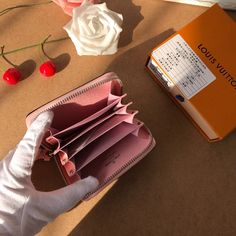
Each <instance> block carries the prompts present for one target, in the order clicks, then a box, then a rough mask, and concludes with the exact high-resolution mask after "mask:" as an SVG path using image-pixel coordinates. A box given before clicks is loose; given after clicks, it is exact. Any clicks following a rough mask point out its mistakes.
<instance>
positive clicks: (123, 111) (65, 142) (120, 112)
mask: <svg viewBox="0 0 236 236" xmlns="http://www.w3.org/2000/svg"><path fill="white" fill-rule="evenodd" d="M131 104H132V102H130V103H128V104H126V105H122V104H121V103H120V104H119V106H118V107H119V108H118V109H117V110H116V109H115V110H113V111H111V112H108V113H106V114H105V116H102V117H99V118H98V119H96V120H95V122H93V123H91V124H89V126H86V127H85V128H84V129H81V130H80V131H79V132H76V133H75V134H73V135H72V136H70V137H68V138H67V139H65V140H62V141H61V148H62V149H64V148H65V147H67V146H68V145H70V144H71V143H73V142H75V141H76V140H77V139H79V138H80V137H81V136H82V135H84V134H85V133H87V132H89V131H90V130H92V129H94V128H95V127H96V126H98V125H100V124H101V123H103V122H105V121H106V120H108V119H110V118H111V117H113V116H115V115H127V114H128V111H127V108H128V106H130V105H131ZM117 105H118V104H117ZM54 154H56V152H54Z"/></svg>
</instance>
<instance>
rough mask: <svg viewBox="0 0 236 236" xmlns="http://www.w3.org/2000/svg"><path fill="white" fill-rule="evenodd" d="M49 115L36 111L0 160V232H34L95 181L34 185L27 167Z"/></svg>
mask: <svg viewBox="0 0 236 236" xmlns="http://www.w3.org/2000/svg"><path fill="white" fill-rule="evenodd" d="M52 118H53V113H52V112H45V113H42V114H41V115H39V116H38V117H37V118H36V119H35V121H34V122H33V123H32V124H31V126H30V128H29V129H28V131H27V132H26V134H25V136H24V138H23V139H22V140H21V142H20V143H19V144H18V146H17V147H16V149H15V150H13V151H11V152H10V153H9V154H8V155H7V157H6V158H5V159H3V160H2V161H1V162H0V235H5V236H6V235H14V236H15V235H24V236H25V235H26V236H28V235H34V234H36V233H37V232H39V231H40V230H41V228H42V227H43V226H44V225H46V224H47V223H48V222H49V221H51V220H53V219H55V218H56V217H57V216H58V215H59V214H61V213H63V212H65V211H67V210H69V209H71V208H72V207H73V206H74V205H75V204H76V203H78V201H80V200H81V199H82V198H83V197H84V196H85V194H86V193H88V192H90V191H93V190H95V188H96V187H97V185H98V181H97V179H95V178H93V177H87V178H85V179H83V180H80V181H77V182H76V183H74V184H72V185H69V186H66V187H64V188H62V189H58V190H55V191H52V192H40V191H37V190H36V189H35V188H34V186H33V184H32V182H31V168H32V166H33V164H34V161H35V158H36V156H37V152H38V149H39V146H40V143H41V141H42V138H43V136H44V133H45V131H46V130H47V128H48V127H49V126H50V124H51V122H52Z"/></svg>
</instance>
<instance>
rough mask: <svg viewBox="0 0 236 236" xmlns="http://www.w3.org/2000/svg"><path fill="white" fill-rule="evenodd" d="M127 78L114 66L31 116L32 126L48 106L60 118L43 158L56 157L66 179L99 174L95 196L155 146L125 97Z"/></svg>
mask: <svg viewBox="0 0 236 236" xmlns="http://www.w3.org/2000/svg"><path fill="white" fill-rule="evenodd" d="M124 97H126V94H123V93H122V82H121V80H120V79H119V78H118V76H117V75H116V74H115V73H113V72H109V73H106V74H104V75H102V76H100V77H98V78H96V79H94V80H92V81H90V82H88V83H87V84H85V85H83V86H81V87H79V88H76V89H74V90H72V91H70V92H68V93H66V94H64V95H62V96H60V97H58V98H56V99H54V100H53V101H50V102H49V103H47V104H45V105H43V106H41V107H39V108H37V109H36V110H34V111H32V112H31V113H29V114H28V115H27V117H26V124H27V126H28V127H29V126H30V124H31V123H32V121H33V120H34V119H35V118H36V117H37V116H38V115H39V114H40V113H42V112H44V111H46V110H52V111H53V113H54V118H53V121H52V124H51V127H50V128H49V130H48V131H47V132H46V134H45V137H44V138H43V141H42V144H41V146H40V149H41V150H40V151H41V158H43V159H44V160H50V159H54V160H55V161H56V163H57V166H58V169H59V171H60V172H61V175H62V176H63V178H64V180H65V182H66V184H71V183H73V182H75V181H77V180H79V179H83V178H85V177H87V176H90V175H91V176H94V177H96V178H97V179H98V181H99V186H98V188H97V189H96V190H95V191H94V192H90V193H88V194H87V195H86V196H85V198H84V200H87V199H90V198H91V197H93V196H95V195H96V194H97V193H98V192H100V191H101V190H102V189H103V188H104V187H106V186H107V185H108V184H109V183H111V182H112V181H113V180H115V179H117V178H118V177H119V176H121V175H122V174H123V173H125V172H126V171H127V170H128V169H130V168H131V167H132V166H133V165H135V164H136V163H137V162H138V161H140V160H141V159H142V158H143V157H144V156H145V155H146V154H147V153H148V152H149V151H151V149H152V148H153V147H154V146H155V140H154V138H153V136H152V135H151V132H150V131H149V130H148V128H146V127H145V125H144V123H143V122H141V121H139V120H138V119H137V118H136V117H135V115H136V114H137V111H136V110H131V109H130V108H129V106H130V105H131V104H132V102H130V103H127V104H124V102H123V101H122V100H123V98H124Z"/></svg>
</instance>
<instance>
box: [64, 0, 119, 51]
mask: <svg viewBox="0 0 236 236" xmlns="http://www.w3.org/2000/svg"><path fill="white" fill-rule="evenodd" d="M122 21H123V17H122V15H121V14H118V13H116V12H113V11H111V10H109V9H108V8H107V6H106V3H102V4H95V5H93V4H91V3H90V2H89V1H84V3H83V4H82V5H81V6H80V7H77V8H74V9H73V15H72V20H71V21H70V22H69V23H68V24H67V25H65V26H64V29H65V30H66V32H67V33H68V35H69V37H70V38H71V40H72V42H73V43H74V45H75V47H76V50H77V53H78V54H79V55H109V54H114V53H116V52H117V46H118V40H119V37H120V32H121V31H122V29H121V27H120V25H121V24H122Z"/></svg>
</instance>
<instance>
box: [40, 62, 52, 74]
mask: <svg viewBox="0 0 236 236" xmlns="http://www.w3.org/2000/svg"><path fill="white" fill-rule="evenodd" d="M39 71H40V73H41V74H42V75H44V76H46V77H50V76H53V75H54V74H55V73H56V66H55V64H54V63H53V62H52V61H46V62H44V63H43V64H42V65H40V67H39Z"/></svg>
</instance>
